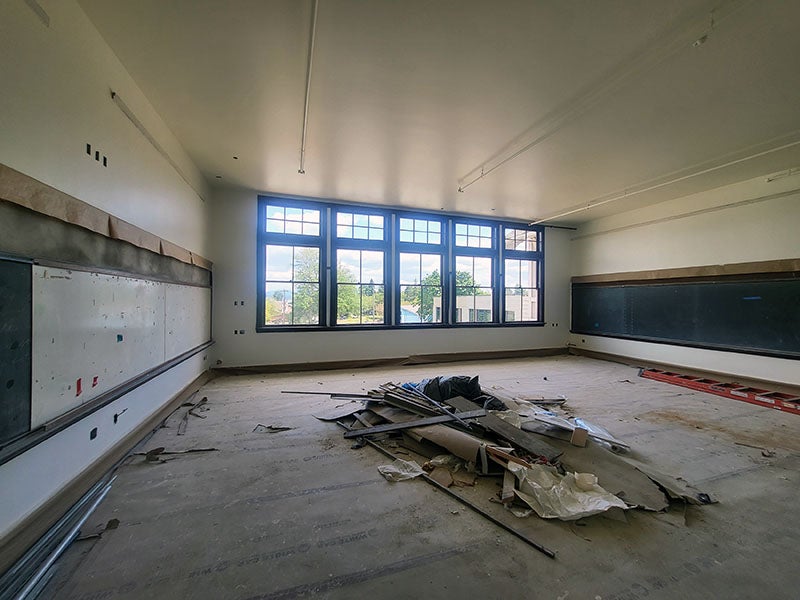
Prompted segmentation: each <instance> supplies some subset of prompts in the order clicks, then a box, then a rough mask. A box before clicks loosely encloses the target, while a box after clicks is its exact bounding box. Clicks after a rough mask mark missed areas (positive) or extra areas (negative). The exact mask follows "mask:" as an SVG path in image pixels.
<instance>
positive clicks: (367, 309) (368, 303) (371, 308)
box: [361, 283, 384, 323]
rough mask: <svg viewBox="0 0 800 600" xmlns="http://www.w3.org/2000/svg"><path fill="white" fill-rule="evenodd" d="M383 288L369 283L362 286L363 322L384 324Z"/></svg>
mask: <svg viewBox="0 0 800 600" xmlns="http://www.w3.org/2000/svg"><path fill="white" fill-rule="evenodd" d="M383 307H384V302H383V286H382V285H376V284H374V283H368V284H366V285H362V286H361V322H362V323H383V321H384V314H383V312H384V311H383Z"/></svg>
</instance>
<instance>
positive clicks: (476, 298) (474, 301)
mask: <svg viewBox="0 0 800 600" xmlns="http://www.w3.org/2000/svg"><path fill="white" fill-rule="evenodd" d="M455 284H456V308H458V309H461V310H460V311H459V312H458V314H460V315H463V314H464V310H463V309H468V311H467V312H466V314H467V315H468V318H467V320H466V321H465V322H467V323H489V322H491V320H492V313H493V306H492V301H493V294H492V259H491V258H489V257H481V256H456V280H455ZM456 322H459V323H460V322H464V321H462V319H461V317H458V316H457V318H456Z"/></svg>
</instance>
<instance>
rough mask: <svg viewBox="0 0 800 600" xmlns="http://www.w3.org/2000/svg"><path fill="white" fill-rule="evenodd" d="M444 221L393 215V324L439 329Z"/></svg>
mask: <svg viewBox="0 0 800 600" xmlns="http://www.w3.org/2000/svg"><path fill="white" fill-rule="evenodd" d="M446 229H447V220H446V219H442V218H441V217H439V216H438V215H436V216H434V215H424V214H419V213H398V214H397V215H396V229H395V234H396V235H395V239H396V240H397V242H396V253H395V254H396V256H395V273H396V274H397V284H396V285H395V286H394V289H395V313H394V314H395V324H397V325H400V326H403V325H405V326H409V325H412V326H413V325H441V324H442V323H443V317H444V316H446V315H447V309H448V306H449V298H448V296H447V294H446V293H445V290H446V287H445V281H446V278H447V273H446V270H445V265H446V264H447V263H446V260H445V257H446V249H447V244H446V240H447V236H446Z"/></svg>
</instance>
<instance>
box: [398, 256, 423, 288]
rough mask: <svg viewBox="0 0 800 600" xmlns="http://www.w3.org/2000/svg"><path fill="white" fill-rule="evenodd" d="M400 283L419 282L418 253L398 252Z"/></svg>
mask: <svg viewBox="0 0 800 600" xmlns="http://www.w3.org/2000/svg"><path fill="white" fill-rule="evenodd" d="M399 279H400V284H401V285H405V284H418V283H420V255H419V254H408V253H406V252H401V253H400V274H399Z"/></svg>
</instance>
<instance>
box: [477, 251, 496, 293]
mask: <svg viewBox="0 0 800 600" xmlns="http://www.w3.org/2000/svg"><path fill="white" fill-rule="evenodd" d="M474 261H475V271H474V273H473V277H474V279H475V285H479V286H489V287H491V285H492V259H491V258H489V257H478V256H476V257H475V258H474Z"/></svg>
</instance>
